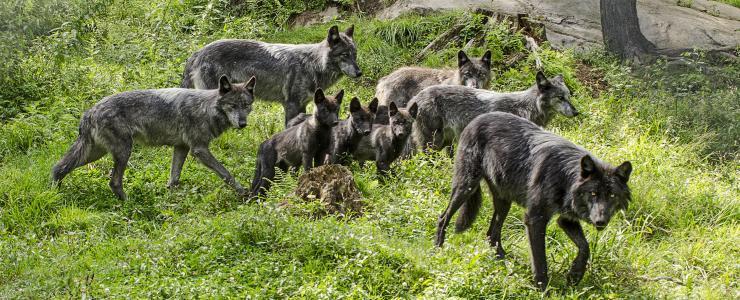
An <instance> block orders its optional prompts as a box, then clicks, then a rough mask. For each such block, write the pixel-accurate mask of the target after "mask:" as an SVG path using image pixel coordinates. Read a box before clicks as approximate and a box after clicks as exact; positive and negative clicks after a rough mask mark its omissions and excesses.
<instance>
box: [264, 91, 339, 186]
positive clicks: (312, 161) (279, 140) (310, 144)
mask: <svg viewBox="0 0 740 300" xmlns="http://www.w3.org/2000/svg"><path fill="white" fill-rule="evenodd" d="M343 97H344V90H341V91H339V93H337V95H336V96H334V97H326V96H325V95H324V91H323V90H321V89H317V90H316V92H315V94H314V97H313V101H314V104H316V112H315V113H314V114H313V115H306V117H305V118H304V119H303V121H302V122H300V123H299V124H296V125H294V126H290V127H288V128H286V129H285V130H283V131H281V132H278V133H276V134H275V135H273V136H272V137H271V138H269V139H268V140H266V141H264V142H263V143H262V144H261V145H260V147H259V150H258V152H257V163H256V164H255V171H254V178H253V179H252V187H251V188H250V190H251V193H250V198H256V197H262V196H264V195H266V194H267V191H268V190H269V189H270V185H271V181H272V180H273V179H274V178H275V167H278V168H280V169H281V170H283V171H287V170H288V168H290V167H297V166H301V165H302V166H303V169H304V170H305V171H308V170H309V169H310V168H312V167H314V166H320V165H322V164H323V163H324V160H325V159H326V152H325V149H328V147H329V140H330V136H331V130H332V127H334V126H336V125H337V124H338V123H339V107H340V105H341V104H342V98H343Z"/></svg>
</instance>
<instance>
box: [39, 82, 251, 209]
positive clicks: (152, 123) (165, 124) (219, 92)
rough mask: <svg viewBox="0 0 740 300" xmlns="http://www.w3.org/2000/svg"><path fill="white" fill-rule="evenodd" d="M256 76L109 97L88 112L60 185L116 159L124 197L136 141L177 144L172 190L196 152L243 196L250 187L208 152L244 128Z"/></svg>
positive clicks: (116, 186)
mask: <svg viewBox="0 0 740 300" xmlns="http://www.w3.org/2000/svg"><path fill="white" fill-rule="evenodd" d="M254 84H255V78H254V77H252V78H251V79H249V81H248V82H247V83H245V84H232V83H231V82H230V81H229V79H228V77H226V76H222V77H221V79H220V80H219V86H218V89H213V90H191V89H180V88H172V89H159V90H141V91H130V92H123V93H120V94H116V95H112V96H108V97H106V98H104V99H103V100H101V101H100V102H98V104H95V105H94V106H93V107H92V108H90V109H89V110H88V111H86V112H85V113H84V114H83V116H82V120H81V121H80V129H79V131H80V135H79V137H78V138H77V140H76V141H75V142H74V144H72V147H70V149H69V150H68V151H67V153H66V154H64V157H62V159H61V160H60V161H59V162H58V163H57V164H56V165H55V166H54V168H53V169H52V180H53V182H54V183H55V184H59V183H60V182H61V181H62V179H63V178H64V176H66V175H67V174H68V173H69V172H72V170H74V169H75V168H78V167H81V166H83V165H86V164H89V163H91V162H94V161H96V160H98V159H100V158H101V157H102V156H103V155H105V154H106V153H110V154H111V155H112V156H113V171H112V173H111V179H110V188H111V190H113V193H115V194H116V196H118V198H120V199H126V194H125V193H124V192H123V173H124V170H125V169H126V164H127V163H128V160H129V157H130V155H131V149H132V145H133V143H134V141H136V142H140V143H143V144H147V145H168V146H174V148H175V151H174V154H173V155H172V169H171V170H170V180H169V182H168V183H167V185H168V186H169V187H174V186H176V185H178V184H179V181H180V171H182V165H183V163H184V162H185V158H186V157H187V155H188V152H190V153H191V154H192V155H193V156H195V158H197V159H198V160H199V161H200V162H201V163H203V164H204V165H206V166H207V167H208V168H210V169H211V170H213V171H214V172H216V174H218V176H219V177H221V179H223V180H224V181H226V183H227V184H229V185H231V186H232V187H233V188H234V189H236V191H237V192H238V193H239V194H240V195H243V194H244V193H245V192H244V188H242V186H241V185H240V184H239V183H238V182H237V181H236V179H234V176H232V175H231V174H230V173H229V171H227V170H226V168H224V166H223V165H221V163H220V162H219V161H218V160H216V158H215V157H213V155H212V154H211V151H210V150H208V145H209V144H210V142H211V140H213V139H215V138H217V137H218V136H219V135H221V133H223V132H224V131H226V130H227V129H229V128H230V127H235V128H244V127H245V126H246V125H247V116H248V115H249V113H250V112H251V111H252V102H254V94H253V91H254Z"/></svg>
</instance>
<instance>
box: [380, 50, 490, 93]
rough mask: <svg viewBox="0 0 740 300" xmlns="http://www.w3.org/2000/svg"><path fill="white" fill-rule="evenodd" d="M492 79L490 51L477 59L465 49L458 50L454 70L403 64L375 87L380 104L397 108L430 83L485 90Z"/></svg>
mask: <svg viewBox="0 0 740 300" xmlns="http://www.w3.org/2000/svg"><path fill="white" fill-rule="evenodd" d="M490 81H491V51H490V50H489V51H486V53H485V54H484V55H483V57H481V58H480V59H469V58H468V56H467V55H466V54H465V52H464V51H462V50H460V52H458V53H457V69H456V70H453V69H431V68H424V67H403V68H400V69H398V70H396V71H393V73H391V74H389V75H388V76H385V77H383V78H381V79H380V80H379V81H378V86H377V87H376V90H375V97H377V98H378V100H379V101H380V105H385V106H388V105H389V104H390V102H391V101H393V102H395V103H396V105H397V106H398V107H406V104H407V103H408V102H409V100H411V98H412V97H414V96H416V94H418V93H419V92H420V91H421V90H423V89H424V88H426V87H430V86H433V85H462V86H467V87H472V88H476V89H488V86H489V82H490Z"/></svg>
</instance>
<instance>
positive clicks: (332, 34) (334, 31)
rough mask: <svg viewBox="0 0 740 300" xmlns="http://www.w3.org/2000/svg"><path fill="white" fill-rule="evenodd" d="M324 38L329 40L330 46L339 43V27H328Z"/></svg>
mask: <svg viewBox="0 0 740 300" xmlns="http://www.w3.org/2000/svg"><path fill="white" fill-rule="evenodd" d="M326 40H327V41H328V42H329V45H332V46H333V45H336V44H337V43H339V40H340V38H339V27H337V25H334V26H332V27H331V28H329V34H328V35H327V36H326Z"/></svg>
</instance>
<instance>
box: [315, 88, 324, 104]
mask: <svg viewBox="0 0 740 300" xmlns="http://www.w3.org/2000/svg"><path fill="white" fill-rule="evenodd" d="M324 100H326V97H325V96H324V90H322V89H316V93H314V94H313V103H316V104H319V103H322V102H324Z"/></svg>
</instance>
